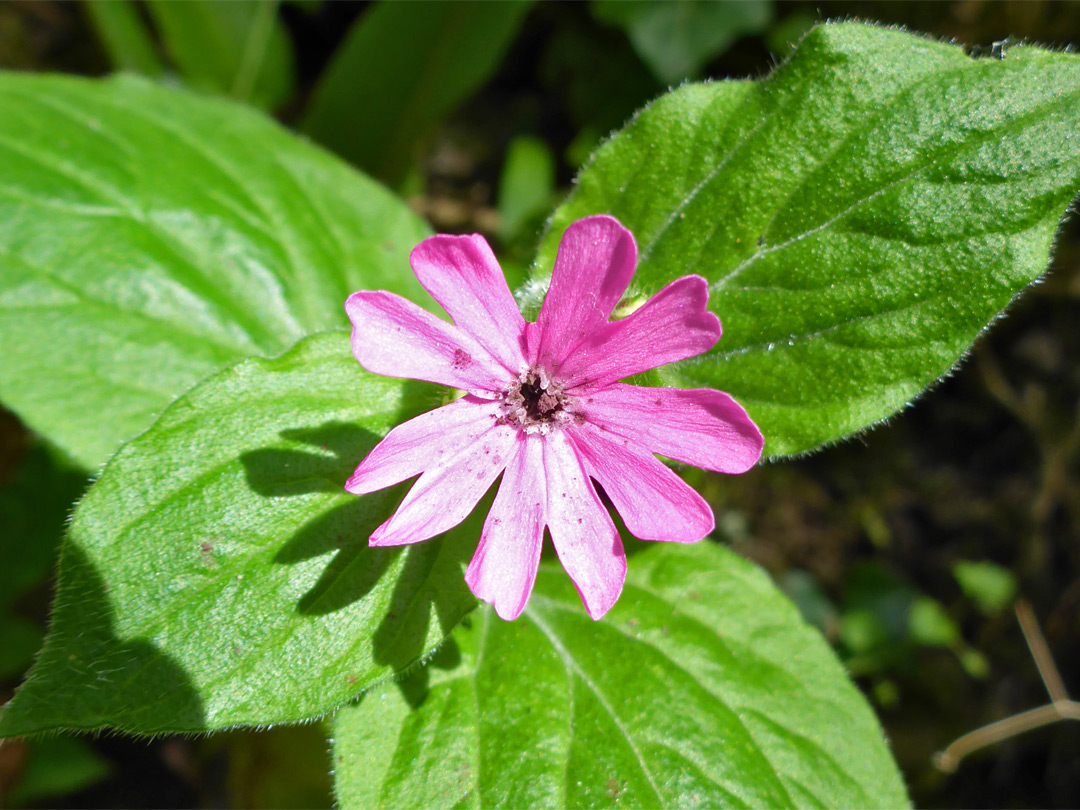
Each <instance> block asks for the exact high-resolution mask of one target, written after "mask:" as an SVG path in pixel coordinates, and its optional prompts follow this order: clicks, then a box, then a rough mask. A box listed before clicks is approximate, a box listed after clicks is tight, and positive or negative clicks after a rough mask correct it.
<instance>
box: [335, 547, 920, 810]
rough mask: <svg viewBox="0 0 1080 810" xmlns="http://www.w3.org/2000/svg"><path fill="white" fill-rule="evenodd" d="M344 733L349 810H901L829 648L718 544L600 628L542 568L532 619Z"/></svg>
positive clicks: (493, 629)
mask: <svg viewBox="0 0 1080 810" xmlns="http://www.w3.org/2000/svg"><path fill="white" fill-rule="evenodd" d="M335 724H336V728H335V731H334V741H335V744H334V770H335V778H336V790H337V794H338V799H339V802H340V804H341V806H342V807H345V808H352V807H364V808H368V807H371V808H374V807H393V808H399V807H424V808H427V807H493V806H499V807H612V806H620V807H682V806H687V807H728V806H737V807H789V806H798V807H895V806H902V805H906V803H907V801H906V798H905V795H904V788H903V785H902V783H901V780H900V776H899V774H898V773H897V770H896V766H895V764H894V763H893V761H892V759H891V757H890V755H889V752H888V749H887V748H886V746H885V744H884V741H883V738H882V734H881V729H880V727H879V726H878V724H877V721H876V719H875V718H874V716H873V714H872V713H871V711H870V709H869V707H868V706H867V704H866V701H865V700H864V698H863V697H862V696H861V695H860V694H859V692H858V690H857V689H856V688H855V687H854V686H853V685H852V683H851V682H850V681H849V680H848V679H847V677H846V676H845V674H844V672H843V669H842V668H841V666H840V664H839V662H838V661H837V660H836V658H835V656H834V655H833V653H832V651H831V650H830V649H829V647H828V645H827V644H826V643H825V642H824V640H823V639H822V638H821V636H820V635H819V634H818V633H817V632H816V631H815V630H813V629H811V628H810V627H808V626H807V625H806V624H804V623H803V621H802V620H801V618H800V617H799V613H798V610H797V609H796V608H795V606H794V605H792V604H791V603H790V602H789V601H788V600H787V599H786V598H784V597H783V596H782V595H781V594H780V592H779V591H778V590H777V589H776V588H775V587H774V586H773V585H772V583H771V582H770V581H769V579H768V577H767V576H766V575H765V573H764V572H763V571H761V570H760V569H758V568H756V567H755V566H754V565H753V564H751V563H750V562H747V561H746V560H743V559H741V558H739V557H736V556H735V555H734V554H732V553H731V552H730V551H727V550H726V549H723V548H720V547H718V546H716V545H714V544H712V543H709V542H702V543H699V544H696V545H688V546H681V545H667V544H664V545H656V546H653V547H651V548H649V549H648V550H646V551H644V552H642V553H640V554H637V555H634V556H633V557H632V559H631V565H630V574H629V578H628V581H627V585H626V589H625V591H624V593H623V595H622V598H621V599H620V600H619V602H618V603H617V604H616V605H615V607H614V608H613V609H612V610H611V612H610V613H609V614H608V615H607V616H606V617H605V618H604V619H603V620H601V621H599V622H593V621H592V620H590V619H589V618H588V616H587V615H586V614H585V612H584V610H582V608H581V602H580V599H579V598H578V596H577V594H576V592H575V591H574V587H573V585H572V584H571V583H570V581H569V579H568V578H567V577H566V575H565V574H564V573H563V572H562V570H561V569H560V568H559V567H558V566H557V565H553V564H550V563H549V564H544V565H543V566H542V567H541V571H540V576H539V579H538V581H537V588H536V592H535V593H534V594H533V597H532V599H531V601H530V603H529V607H528V609H527V610H526V612H525V614H524V616H523V617H522V618H521V619H519V620H518V621H516V622H512V623H508V622H503V621H500V620H499V619H498V618H496V617H495V616H494V615H493V614H492V612H491V611H490V610H488V609H486V608H485V609H484V610H482V611H480V612H478V613H476V614H474V615H473V616H472V617H469V618H468V619H466V620H465V623H463V625H462V626H461V627H459V628H458V629H457V630H455V631H454V633H453V635H452V636H451V641H450V642H448V643H447V645H446V646H444V647H443V648H442V649H440V651H439V652H438V653H437V654H436V656H435V657H433V658H432V659H431V661H430V662H429V663H428V665H427V666H426V667H424V668H422V669H420V670H417V671H415V672H413V673H412V674H410V675H409V676H408V677H407V678H406V679H405V680H403V681H401V682H400V683H387V684H384V685H382V686H380V687H377V688H376V689H374V690H372V691H371V692H369V693H368V694H366V695H365V696H364V698H363V699H362V700H361V702H360V703H359V705H356V706H352V707H349V708H347V709H344V710H342V711H341V712H339V714H338V716H337V719H336V721H335ZM841 729H842V733H838V730H841Z"/></svg>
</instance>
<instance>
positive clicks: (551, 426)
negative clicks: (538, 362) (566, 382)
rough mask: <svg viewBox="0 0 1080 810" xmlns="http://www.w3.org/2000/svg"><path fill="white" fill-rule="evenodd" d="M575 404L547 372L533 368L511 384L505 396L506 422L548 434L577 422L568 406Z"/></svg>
mask: <svg viewBox="0 0 1080 810" xmlns="http://www.w3.org/2000/svg"><path fill="white" fill-rule="evenodd" d="M570 402H572V397H568V396H567V395H566V394H564V393H563V392H562V386H561V385H559V383H558V382H556V381H554V380H552V379H551V378H550V377H549V376H548V373H547V371H546V370H545V369H543V368H531V369H529V370H528V371H526V372H524V373H523V374H522V375H521V377H520V378H519V379H517V380H514V381H513V382H512V383H510V385H509V387H508V388H507V390H506V393H505V394H504V396H503V405H502V411H503V416H502V419H503V420H505V422H506V423H508V424H512V425H518V426H519V427H520V428H521V429H522V430H524V431H525V432H526V433H539V434H541V435H547V434H548V433H550V432H551V431H552V430H555V429H556V428H560V427H562V426H563V425H565V424H567V423H568V422H570V421H571V420H572V419H573V416H572V414H570V413H569V412H568V411H567V410H566V406H567V405H568V404H570Z"/></svg>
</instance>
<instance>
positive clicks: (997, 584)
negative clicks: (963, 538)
mask: <svg viewBox="0 0 1080 810" xmlns="http://www.w3.org/2000/svg"><path fill="white" fill-rule="evenodd" d="M952 572H953V576H954V577H956V581H957V582H958V583H959V584H960V590H962V591H963V592H964V595H965V596H967V597H968V599H970V600H972V601H973V602H974V603H975V605H976V606H977V607H978V608H979V610H980V611H981V612H982V613H984V614H986V615H987V616H993V615H994V614H995V613H1000V612H1001V611H1003V610H1004V609H1005V608H1007V607H1009V606H1010V605H1011V604H1012V603H1013V599H1015V598H1016V577H1014V576H1013V573H1012V571H1010V570H1009V569H1008V568H1002V567H1001V566H1000V565H997V564H996V563H992V562H989V561H988V560H978V561H976V560H958V561H957V562H955V563H954V564H953V567H952Z"/></svg>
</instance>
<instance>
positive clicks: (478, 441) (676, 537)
mask: <svg viewBox="0 0 1080 810" xmlns="http://www.w3.org/2000/svg"><path fill="white" fill-rule="evenodd" d="M636 262H637V248H636V246H635V244H634V238H633V235H632V234H631V233H630V232H629V231H628V230H626V229H625V228H624V227H623V226H622V225H621V224H620V223H619V222H618V221H617V220H616V219H614V218H613V217H609V216H594V217H588V218H586V219H581V220H578V221H577V222H575V223H573V224H572V225H570V227H568V228H567V229H566V232H565V234H564V235H563V238H562V241H561V243H560V244H559V252H558V256H557V258H556V260H555V268H554V272H553V273H552V276H551V286H550V288H549V289H548V293H547V297H546V298H545V299H544V303H543V306H542V308H541V310H540V317H539V319H538V320H537V322H536V323H526V322H525V320H524V318H522V316H521V313H520V311H519V310H518V307H517V304H516V303H515V301H514V298H513V296H512V295H511V293H510V290H509V288H508V287H507V285H506V280H505V278H504V277H503V274H502V270H501V269H500V267H499V264H498V262H497V261H496V259H495V256H494V254H493V253H492V252H491V248H490V247H489V246H488V244H487V242H486V241H485V240H484V238H483V237H481V236H478V235H473V236H433V237H431V238H430V239H426V240H424V241H423V242H421V243H420V244H419V245H418V246H417V247H416V248H415V249H414V250H413V252H412V255H411V257H410V263H411V264H412V268H413V270H414V272H415V273H416V275H417V278H419V279H420V283H421V284H423V285H424V287H425V289H427V291H428V292H430V293H431V294H432V295H433V296H434V297H435V299H436V300H437V301H438V302H439V303H440V304H441V305H442V306H443V308H444V309H445V310H446V311H447V313H448V314H449V315H450V317H451V318H453V321H454V323H453V324H450V323H447V322H446V321H444V320H441V319H440V318H437V317H435V316H434V315H432V314H430V313H428V312H426V311H424V310H423V309H421V308H420V307H418V306H416V305H415V304H413V303H411V302H409V301H407V300H405V299H404V298H401V297H400V296H397V295H394V294H393V293H389V292H383V291H378V292H364V291H361V292H357V293H354V294H353V295H351V296H349V299H348V300H347V301H346V302H345V309H346V311H347V312H348V314H349V318H350V319H351V320H352V323H353V335H352V349H353V353H354V354H355V355H356V359H357V360H358V361H360V365H362V366H363V367H364V368H366V369H367V370H368V371H371V372H373V373H375V374H383V375H388V376H392V377H406V378H410V379H419V380H428V381H430V382H435V383H442V384H444V385H449V386H453V387H455V388H460V389H463V390H464V391H466V392H467V393H466V395H465V396H464V397H462V398H461V399H458V400H456V401H454V402H452V403H451V404H449V405H445V406H443V407H441V408H437V409H436V410H433V411H430V412H428V413H425V414H423V415H421V416H418V417H416V418H415V419H411V420H409V421H408V422H405V423H403V424H401V425H398V426H397V427H396V428H394V429H393V430H392V431H390V433H389V434H388V435H387V436H386V438H384V439H383V440H382V441H381V442H380V443H379V444H378V445H377V446H376V447H375V449H374V450H372V451H371V453H370V454H369V455H368V457H367V458H365V459H364V461H363V463H361V464H360V466H359V467H358V468H357V470H356V472H355V473H354V474H353V476H352V478H350V479H349V481H348V483H347V484H346V487H345V488H346V489H347V490H348V491H349V492H353V493H357V494H362V493H366V492H373V491H375V490H378V489H382V488H384V487H388V486H391V485H393V484H397V483H399V482H401V481H404V480H406V479H408V478H411V477H413V476H415V475H417V474H420V473H422V474H421V475H420V477H419V479H418V480H417V481H416V483H415V484H414V485H413V487H412V489H411V490H410V491H409V493H408V495H407V496H406V497H405V499H404V500H403V501H402V503H401V505H400V506H399V507H398V509H397V511H396V512H395V513H394V514H393V515H392V516H391V517H390V519H389V520H387V521H386V522H385V523H384V524H382V525H381V526H380V527H379V528H378V529H376V530H375V532H374V533H373V534H372V535H371V538H370V541H369V542H370V544H371V545H373V546H396V545H403V544H406V543H417V542H419V541H421V540H426V539H428V538H430V537H433V536H435V535H437V534H440V533H442V532H445V531H446V530H447V529H450V528H452V527H453V526H456V525H457V524H459V523H460V522H461V521H463V520H464V519H465V518H466V517H467V516H468V514H469V513H470V512H471V511H472V510H473V508H474V507H475V506H476V504H477V502H478V501H479V500H480V498H481V497H482V496H483V495H484V493H485V492H486V491H487V490H488V488H489V487H490V486H491V485H492V484H493V483H494V482H495V479H496V478H498V477H499V474H500V473H502V476H503V477H502V483H501V484H500V485H499V491H498V493H497V495H496V496H495V501H494V503H493V504H492V507H491V511H490V512H489V513H488V516H487V520H486V521H485V523H484V529H483V533H482V534H481V536H480V544H479V546H478V547H477V549H476V554H475V556H474V557H473V559H472V562H471V563H470V564H469V568H468V571H467V572H466V574H465V579H466V581H467V582H468V584H469V587H470V588H471V589H472V591H473V593H475V594H476V595H477V597H479V598H480V599H483V600H484V601H487V602H490V603H492V604H493V605H494V606H495V610H496V612H497V613H498V614H499V616H501V617H502V618H504V619H514V618H516V617H517V616H518V615H519V614H520V613H521V611H522V610H524V608H525V604H526V602H527V601H528V599H529V594H530V593H531V592H532V587H533V582H534V581H535V579H536V570H537V566H538V565H539V562H540V550H541V546H542V544H543V537H544V529H545V527H546V528H547V529H548V530H549V531H550V533H551V540H552V542H553V544H554V546H555V551H556V553H557V554H558V556H559V560H560V561H561V562H562V564H563V567H564V568H565V569H566V571H567V573H568V574H569V575H570V577H571V579H573V581H574V584H575V585H576V586H577V589H578V593H580V594H581V598H582V600H583V601H584V603H585V609H586V610H587V611H588V613H589V615H590V616H592V617H593V618H594V619H598V618H600V617H601V616H603V615H604V613H606V612H607V611H608V609H609V608H610V607H611V606H612V605H613V604H614V603H615V601H616V599H618V597H619V594H620V593H621V592H622V586H623V580H624V579H625V577H626V556H625V554H624V552H623V546H622V541H621V540H620V538H619V534H618V532H617V531H616V530H615V526H614V524H613V523H612V521H611V517H610V516H609V515H608V513H607V510H606V509H605V508H604V506H603V504H602V503H601V501H600V498H599V497H598V496H597V494H596V489H595V488H594V486H593V483H592V482H593V480H595V481H596V482H598V483H599V484H601V485H602V486H603V488H604V492H606V493H607V496H608V497H609V498H610V499H611V502H612V504H613V505H614V506H615V508H616V509H617V510H618V512H619V514H620V516H621V517H622V519H623V522H624V523H625V524H626V528H627V529H628V530H629V531H630V532H631V533H632V534H634V535H635V536H637V537H640V538H641V539H643V540H669V541H674V542H678V543H688V542H694V541H696V540H700V539H701V538H703V537H705V535H707V534H708V533H709V532H711V531H712V529H713V526H714V520H713V514H712V510H711V509H710V508H709V505H708V504H707V503H706V502H705V501H704V499H702V497H701V496H700V495H698V494H697V493H696V492H695V491H694V490H693V489H691V488H690V487H689V486H688V485H687V484H686V483H685V482H683V480H682V479H681V478H679V477H678V476H677V475H676V474H675V473H674V472H672V471H671V470H670V469H669V468H668V467H666V466H665V465H664V464H663V463H661V462H660V461H659V460H658V459H657V458H656V457H655V456H654V455H653V454H654V453H658V454H660V455H662V456H666V457H668V458H672V459H675V460H677V461H682V462H685V463H687V464H693V465H695V466H698V467H704V468H706V469H709V470H716V471H719V472H725V473H740V472H744V471H746V470H747V469H749V468H750V467H752V466H753V465H754V464H755V463H756V462H757V460H758V458H759V457H760V455H761V448H762V444H763V440H762V436H761V432H760V431H759V430H758V429H757V426H756V425H754V423H753V422H752V421H751V420H750V417H749V416H747V414H746V411H744V410H743V409H742V407H741V406H740V405H739V404H738V403H736V402H735V400H733V399H732V398H731V397H730V396H728V395H727V394H725V393H723V392H721V391H714V390H711V389H678V388H645V387H641V386H635V385H626V384H623V383H620V382H618V381H619V380H620V379H622V378H624V377H628V376H630V375H633V374H637V373H639V372H642V371H646V370H648V369H651V368H656V367H657V366H660V365H663V364H665V363H671V362H674V361H677V360H684V359H686V358H688V357H694V356H695V355H698V354H701V353H702V352H705V351H708V350H709V349H710V348H712V346H713V345H714V344H715V343H716V341H717V340H719V338H720V321H719V319H718V318H717V317H716V316H715V315H713V314H712V313H710V312H708V311H707V310H706V309H705V304H706V300H707V298H708V286H707V284H706V282H705V279H703V278H701V277H700V276H685V277H683V278H680V279H677V280H675V281H673V282H671V283H670V284H668V285H667V286H666V287H664V288H663V289H662V290H660V291H659V292H658V293H657V294H656V295H655V296H653V297H652V298H651V299H650V300H649V301H648V302H646V303H645V304H644V305H643V306H641V307H640V308H639V309H638V310H637V311H635V312H634V313H633V314H631V315H630V316H629V317H626V318H622V319H619V320H614V321H612V320H609V319H610V317H611V313H612V311H613V310H614V308H615V305H616V304H617V303H618V302H619V299H620V298H621V297H622V295H623V293H624V292H625V291H626V288H627V285H628V284H629V283H630V278H631V276H632V275H633V274H634V266H635V264H636Z"/></svg>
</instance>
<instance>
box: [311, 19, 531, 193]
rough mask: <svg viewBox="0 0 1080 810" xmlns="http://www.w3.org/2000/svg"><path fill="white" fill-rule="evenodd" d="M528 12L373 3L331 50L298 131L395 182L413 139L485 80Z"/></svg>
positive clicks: (410, 155) (405, 166) (409, 159)
mask: <svg viewBox="0 0 1080 810" xmlns="http://www.w3.org/2000/svg"><path fill="white" fill-rule="evenodd" d="M531 5H532V3H531V2H526V0H511V1H510V2H502V3H485V2H476V0H454V2H412V3H397V2H380V3H375V4H374V5H372V6H371V8H369V9H368V10H367V11H365V12H364V14H363V16H361V17H360V19H359V20H357V21H356V23H355V24H354V25H353V27H352V29H351V30H350V31H349V34H348V36H347V37H346V39H345V41H344V42H343V43H342V44H341V45H340V46H339V47H338V50H337V52H336V53H335V54H334V58H333V60H332V61H331V63H330V65H329V67H327V68H326V71H325V72H324V74H323V76H322V78H321V79H320V82H319V85H318V87H316V89H315V93H314V96H313V97H312V99H311V103H310V106H309V107H308V111H307V114H306V116H305V118H304V121H303V124H302V126H301V128H302V129H303V130H304V131H305V132H307V133H308V134H309V135H311V137H313V138H314V139H315V140H317V141H319V143H322V144H325V145H326V146H328V147H330V148H331V149H333V150H334V151H335V152H337V153H338V154H339V155H341V156H342V157H344V158H346V159H347V160H350V161H352V162H353V163H354V164H356V165H357V166H359V167H360V168H362V169H364V171H367V172H370V173H371V174H373V175H375V176H376V177H379V178H381V179H383V180H386V181H387V182H389V183H391V184H393V185H397V184H398V183H400V182H401V180H402V179H403V178H404V176H405V173H406V172H407V170H408V168H409V166H410V165H411V164H412V162H413V159H414V152H415V150H416V148H417V145H418V142H419V140H420V138H421V137H422V136H423V135H425V134H426V133H427V130H428V129H429V128H430V127H431V126H432V125H434V124H436V123H437V122H438V121H440V120H441V119H442V118H443V116H445V115H447V114H448V113H450V112H452V111H453V110H454V108H456V107H457V106H458V105H459V104H460V103H461V102H463V101H465V100H466V99H467V98H468V97H469V96H470V95H472V93H474V92H475V91H476V89H477V88H478V87H480V85H481V84H483V83H484V82H485V81H486V80H487V79H488V78H489V77H490V76H491V74H492V73H494V71H495V69H496V68H497V67H498V65H499V63H500V62H501V61H502V58H503V55H504V54H505V53H506V50H507V49H508V48H509V47H510V43H511V41H512V40H513V38H514V36H515V35H516V34H517V32H518V29H519V28H520V27H521V23H522V20H523V19H524V17H525V14H526V12H528V10H529V8H530V6H531Z"/></svg>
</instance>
